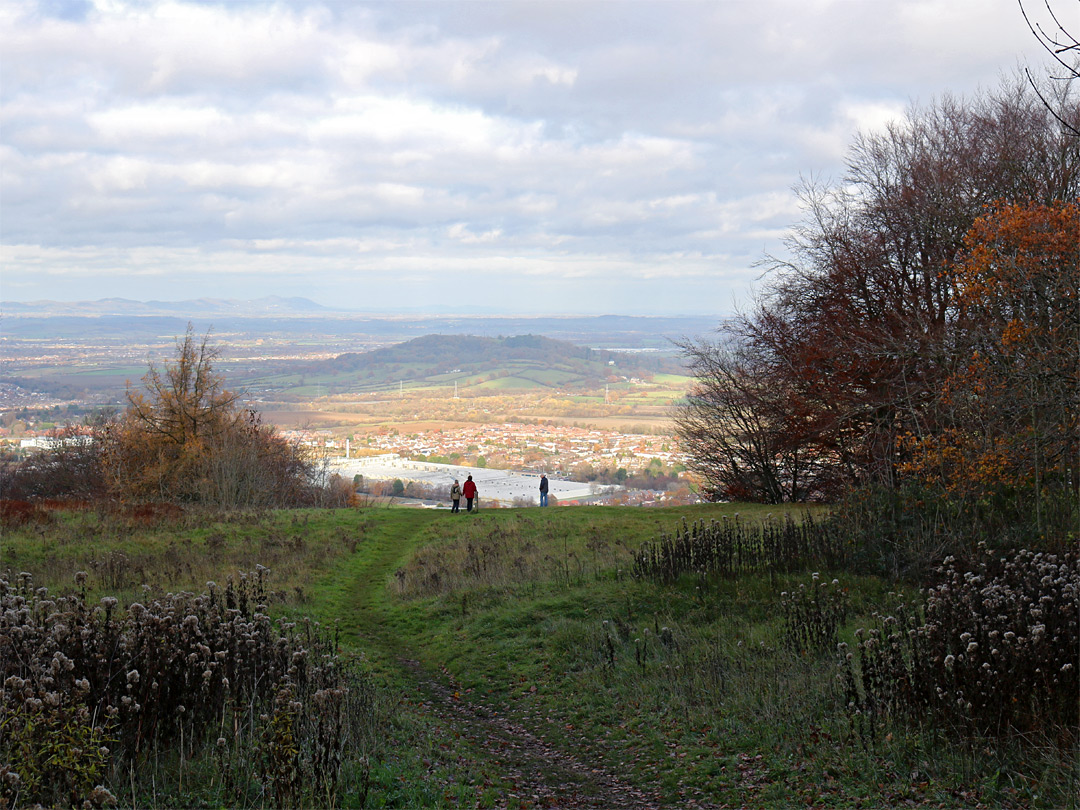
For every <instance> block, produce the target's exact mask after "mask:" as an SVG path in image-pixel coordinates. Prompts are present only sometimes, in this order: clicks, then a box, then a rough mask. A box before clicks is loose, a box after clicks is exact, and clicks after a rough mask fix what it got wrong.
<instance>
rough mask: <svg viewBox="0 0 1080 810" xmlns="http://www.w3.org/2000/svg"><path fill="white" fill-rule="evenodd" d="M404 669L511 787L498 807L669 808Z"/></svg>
mask: <svg viewBox="0 0 1080 810" xmlns="http://www.w3.org/2000/svg"><path fill="white" fill-rule="evenodd" d="M401 663H402V665H403V666H404V667H405V669H407V670H408V671H409V673H410V675H411V676H412V677H413V679H415V681H416V683H417V688H418V690H419V691H420V693H421V700H422V703H423V706H424V708H425V709H426V710H428V711H429V712H430V714H431V715H432V716H434V717H437V718H438V719H439V720H441V721H443V722H445V723H446V724H448V725H451V726H453V727H454V728H455V729H456V730H457V731H458V733H460V734H461V735H462V736H464V737H466V738H468V739H469V740H470V741H471V742H472V743H473V744H474V745H475V746H476V747H477V748H478V749H479V750H481V751H483V752H484V755H485V757H484V758H485V761H486V762H487V764H488V765H489V767H493V768H495V769H496V770H497V771H498V772H499V773H500V774H501V775H502V777H503V778H505V779H506V780H507V781H508V782H509V783H510V785H511V788H510V790H509V791H508V793H507V795H506V796H503V797H502V802H501V804H499V805H498V806H508V805H510V804H515V805H518V806H520V805H523V804H524V805H528V806H534V807H557V808H570V809H571V810H573V808H627V809H628V810H654V809H655V808H660V807H664V806H665V805H664V804H662V803H661V802H660V800H659V799H658V798H657V797H654V796H649V795H648V794H646V793H644V792H643V791H641V790H639V789H637V788H635V787H633V786H631V785H628V784H627V783H626V782H624V781H622V780H621V779H619V777H618V776H616V775H614V774H612V773H610V772H608V771H606V770H604V769H602V768H598V767H593V766H591V765H588V764H586V763H584V762H581V761H579V760H578V759H576V758H574V757H572V756H570V755H568V754H566V753H564V752H562V751H559V750H557V749H555V748H553V747H552V746H550V745H548V744H547V743H545V742H544V740H543V739H542V738H540V737H538V736H537V735H536V734H534V733H533V732H532V731H530V730H529V729H527V728H526V727H525V726H523V725H521V724H520V723H517V722H514V721H513V720H511V719H509V718H507V717H504V716H502V715H501V714H499V713H497V711H495V710H493V709H491V708H488V707H485V706H482V705H479V704H477V703H474V702H472V701H469V700H465V699H462V698H461V696H459V695H457V693H456V692H454V691H453V690H452V689H451V687H449V686H447V685H446V684H445V683H442V682H440V681H439V680H437V679H436V678H433V677H432V676H431V675H430V674H429V673H427V672H425V671H424V670H423V669H422V668H421V666H420V664H419V663H418V662H417V661H412V660H402V662H401Z"/></svg>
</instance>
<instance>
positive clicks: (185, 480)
mask: <svg viewBox="0 0 1080 810" xmlns="http://www.w3.org/2000/svg"><path fill="white" fill-rule="evenodd" d="M218 356H219V353H218V350H217V349H216V348H215V347H213V346H212V345H211V344H210V341H209V334H207V335H206V336H204V337H203V338H202V339H197V338H196V337H195V335H194V333H193V330H192V327H191V326H190V325H189V326H188V330H187V333H186V334H185V336H184V337H183V339H181V340H178V341H177V344H176V357H175V359H174V360H173V361H171V362H167V363H166V364H165V366H164V368H161V369H159V368H158V367H157V366H155V365H154V364H152V363H151V365H150V368H149V371H148V372H147V373H146V375H145V376H144V377H143V389H142V390H135V389H132V388H130V387H129V390H128V394H127V398H128V408H127V411H126V412H125V413H124V415H123V416H122V417H121V418H120V419H118V420H117V421H116V422H114V423H113V424H112V425H110V426H109V428H108V430H107V431H105V435H104V437H103V461H104V469H105V471H106V475H107V478H108V481H109V484H110V487H111V489H112V490H113V491H114V492H115V493H117V494H118V495H119V496H121V497H124V498H133V499H154V500H177V501H187V502H199V503H211V504H216V505H220V506H228V507H231V506H241V505H266V506H269V505H283V506H284V505H294V504H299V503H305V502H311V501H312V500H314V499H315V498H316V493H317V489H318V488H317V486H316V485H317V484H318V483H319V481H318V480H317V478H318V476H317V475H316V473H317V472H318V470H317V468H316V465H314V464H313V463H312V462H311V461H310V460H309V459H307V458H305V456H304V454H303V453H302V451H301V449H300V448H299V447H297V446H295V445H292V444H290V443H289V442H287V441H285V440H284V439H283V438H282V437H280V436H278V435H277V434H276V433H275V432H274V431H273V429H272V428H269V427H267V426H264V425H263V424H262V423H261V420H260V417H259V415H258V414H257V413H256V412H255V411H253V410H250V409H246V408H244V407H242V406H241V403H240V399H239V396H238V394H236V393H234V392H232V391H229V390H227V389H226V387H225V384H224V380H223V378H222V376H221V374H220V373H219V372H217V371H216V370H215V368H214V362H215V361H216V360H217V359H218Z"/></svg>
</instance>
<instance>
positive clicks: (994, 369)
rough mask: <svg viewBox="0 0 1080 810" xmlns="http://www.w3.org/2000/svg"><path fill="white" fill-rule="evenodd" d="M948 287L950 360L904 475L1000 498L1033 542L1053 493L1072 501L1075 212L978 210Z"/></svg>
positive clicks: (1078, 335)
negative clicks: (1019, 515)
mask: <svg viewBox="0 0 1080 810" xmlns="http://www.w3.org/2000/svg"><path fill="white" fill-rule="evenodd" d="M950 278H951V281H952V284H953V287H954V290H955V306H956V327H955V332H956V341H955V343H956V351H957V359H958V362H957V363H956V364H955V366H954V370H953V371H952V373H951V374H950V375H949V376H948V377H947V378H946V380H945V384H944V386H943V387H942V391H941V396H940V397H939V398H938V399H937V401H936V402H935V403H934V407H933V408H932V409H928V410H927V414H926V419H924V420H923V422H922V423H921V424H920V425H918V426H917V428H916V431H914V432H913V433H912V434H911V435H910V436H909V437H908V446H909V447H910V449H911V450H912V453H913V455H912V458H911V460H910V462H908V464H907V469H908V470H910V471H912V472H914V473H916V474H918V475H919V476H920V477H921V478H922V479H923V480H924V481H927V482H930V483H932V484H933V485H935V486H937V487H939V488H941V489H942V490H943V491H945V492H946V493H948V494H950V495H951V496H953V497H954V498H956V499H959V500H961V501H965V502H979V501H984V500H985V499H986V498H988V497H992V496H998V495H1001V494H1002V493H1008V494H1009V495H1010V496H1011V498H1012V500H1013V501H1014V503H1015V504H1016V506H1017V507H1018V508H1020V509H1023V510H1025V511H1027V512H1029V513H1030V514H1031V515H1033V516H1034V518H1035V524H1036V530H1037V531H1039V532H1040V533H1042V531H1043V529H1044V528H1045V525H1046V522H1047V520H1052V519H1053V516H1052V515H1048V514H1046V511H1047V508H1048V507H1052V506H1053V505H1054V504H1059V503H1060V501H1061V499H1060V498H1056V497H1054V496H1055V495H1062V496H1064V499H1065V502H1067V503H1072V504H1075V503H1076V502H1077V499H1078V497H1080V466H1078V465H1080V402H1078V396H1080V309H1078V306H1080V299H1078V294H1077V289H1078V286H1080V205H1078V204H1077V203H1076V202H1069V203H1064V202H1058V203H1053V204H1049V205H1042V204H1018V203H1002V204H998V205H995V206H991V207H988V208H987V210H986V212H985V213H984V214H983V216H981V217H979V219H977V220H976V221H975V223H974V225H973V226H972V228H971V230H970V231H969V232H968V234H967V237H966V238H965V240H964V250H963V253H962V255H961V256H960V258H959V260H958V261H957V263H956V264H955V266H954V268H953V272H952V273H951V276H950ZM1048 496H1049V500H1048V499H1047V498H1048ZM1067 514H1071V512H1070V511H1068V510H1067Z"/></svg>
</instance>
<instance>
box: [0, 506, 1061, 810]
mask: <svg viewBox="0 0 1080 810" xmlns="http://www.w3.org/2000/svg"><path fill="white" fill-rule="evenodd" d="M789 512H790V513H792V514H793V516H795V517H798V516H799V515H800V514H801V510H800V509H799V508H796V507H783V508H778V507H766V506H758V505H750V506H748V505H745V504H741V505H735V504H727V505H700V506H694V507H681V508H665V509H642V508H635V507H580V508H573V509H571V508H566V509H550V510H541V509H507V510H488V511H483V512H481V513H479V514H478V515H470V516H468V517H459V516H449V515H447V514H445V513H436V512H431V511H427V510H411V509H365V510H360V511H358V510H337V511H310V512H308V511H301V512H266V513H250V514H245V515H203V516H201V517H196V516H194V515H191V516H188V515H185V516H184V517H183V518H182V519H181V522H180V525H178V526H176V527H173V526H169V525H164V524H162V525H153V526H138V525H133V524H126V523H123V521H122V520H121V519H120V518H117V517H107V516H101V515H94V514H93V513H82V514H75V515H57V516H56V517H54V519H53V521H52V522H51V523H49V524H47V525H40V526H28V527H24V528H22V529H18V530H14V531H5V533H4V537H3V539H2V540H0V551H2V557H3V562H4V567H6V568H10V569H12V570H27V571H31V572H33V574H34V577H35V580H36V581H37V582H38V583H40V584H45V585H48V586H49V587H50V588H56V587H60V588H63V587H69V583H70V582H71V577H72V576H73V574H74V572H75V571H76V570H87V571H88V572H89V573H90V575H91V579H92V585H93V588H94V591H95V593H99V594H100V593H104V592H105V590H106V588H105V585H106V579H105V575H104V574H103V573H96V572H104V571H105V569H104V568H103V567H102V566H103V565H105V563H102V562H101V561H102V560H107V559H108V556H109V555H110V554H122V555H124V557H126V558H127V560H128V563H127V565H128V567H129V568H130V570H129V571H128V574H127V576H128V578H127V579H126V580H123V581H122V584H123V585H124V587H123V588H121V589H120V590H121V591H122V592H123V593H124V594H129V595H130V596H129V598H135V595H136V594H137V593H138V590H139V586H140V585H141V584H142V582H140V581H139V579H140V575H145V576H147V577H150V578H151V579H152V581H153V585H154V587H162V588H190V589H201V588H202V587H203V584H204V583H205V581H206V580H208V579H213V580H216V581H219V582H220V581H222V580H224V578H225V577H227V576H228V575H229V574H230V573H233V572H235V571H236V570H239V569H244V568H246V567H250V566H251V565H253V564H255V563H258V564H262V565H265V566H266V567H268V568H270V569H271V587H272V588H275V589H277V591H278V592H279V593H280V595H281V599H280V601H278V602H276V603H275V604H274V605H272V606H271V610H272V611H273V612H275V613H279V614H289V615H301V614H304V615H310V616H313V617H314V618H316V619H318V620H319V621H321V622H324V623H327V624H336V625H337V626H338V628H339V630H340V632H341V638H342V641H343V643H344V644H346V645H347V646H348V647H351V648H353V649H355V650H357V651H358V652H360V653H361V654H362V655H363V656H364V658H365V661H366V663H367V666H368V667H369V669H370V671H371V672H372V673H373V674H374V675H375V677H376V678H377V680H378V682H379V683H380V684H381V689H382V693H383V695H384V699H385V701H386V706H387V707H388V708H387V717H388V720H387V725H386V728H385V748H383V749H382V751H381V753H380V754H379V756H378V759H377V761H375V762H373V763H371V771H370V779H371V784H370V791H369V793H368V798H367V806H369V807H410V806H434V807H439V806H441V807H452V806H463V805H466V804H467V805H470V806H473V805H477V806H485V805H494V806H506V805H510V806H515V805H514V803H513V801H512V800H511V798H510V797H511V794H512V793H513V785H512V784H511V783H510V781H508V772H507V771H506V768H505V767H504V766H503V765H496V764H495V763H496V762H501V761H502V760H496V759H493V758H492V754H491V752H490V750H489V747H487V746H485V744H484V742H483V740H481V739H477V738H476V737H475V736H470V735H469V734H466V733H463V730H464V727H461V726H458V725H456V724H455V723H454V722H453V721H452V720H448V718H447V715H445V714H444V713H438V712H434V711H433V710H432V709H431V705H432V702H431V690H432V688H433V684H434V683H436V682H437V683H442V684H446V685H447V687H446V688H447V689H449V690H451V691H452V692H453V694H454V695H459V696H460V697H459V698H453V700H459V699H460V700H461V701H465V702H470V703H473V704H478V705H479V704H482V705H483V706H485V707H488V708H489V709H490V710H491V711H495V712H497V714H498V716H499V717H506V718H510V719H511V720H512V721H513V722H514V723H516V724H519V725H520V727H522V728H527V729H529V730H530V731H531V732H532V733H533V734H535V735H538V736H539V737H541V738H542V739H543V740H544V741H545V743H546V744H547V745H550V746H553V747H554V748H555V749H557V750H559V751H561V752H565V753H566V754H568V755H570V756H573V757H575V758H577V759H578V760H579V761H581V762H585V763H592V764H594V765H595V766H596V767H597V768H599V769H603V770H605V771H606V772H610V773H617V774H620V775H621V776H622V777H623V778H624V780H625V781H627V782H629V783H631V784H633V785H634V786H636V787H638V788H640V789H641V790H643V791H645V792H646V793H648V794H649V795H655V796H657V800H658V802H659V803H661V804H663V805H664V806H683V805H685V804H688V803H689V802H690V801H698V802H700V803H704V804H709V805H713V806H738V807H761V808H765V807H787V806H796V805H807V806H836V807H853V806H875V807H876V806H934V807H970V806H976V805H979V804H982V805H984V806H1003V807H1058V806H1067V805H1068V804H1069V802H1070V801H1073V802H1074V801H1075V795H1074V794H1073V793H1072V792H1071V791H1073V790H1074V787H1073V786H1074V785H1075V782H1074V780H1073V777H1074V775H1075V762H1076V760H1075V754H1074V753H1070V752H1067V751H1066V752H1062V751H1060V750H1058V749H1054V748H1053V747H1052V746H1048V745H1047V746H1042V747H1034V748H1033V747H1031V746H1030V745H1026V746H1025V745H1022V744H1021V742H1020V741H1012V742H1010V741H1006V742H1000V743H995V744H992V745H991V744H986V743H979V744H978V745H975V744H960V745H957V744H955V743H954V741H951V740H947V739H944V738H943V737H942V735H940V734H939V733H938V732H937V731H936V730H935V729H933V728H913V727H906V726H901V725H898V724H882V726H881V727H880V728H879V730H878V733H877V735H876V736H875V737H874V738H873V739H870V738H867V737H865V736H864V735H863V734H861V733H860V731H859V730H858V729H856V728H855V727H854V726H852V724H850V723H849V721H848V719H847V716H846V713H845V712H844V710H843V706H842V705H841V702H840V700H841V695H840V691H839V689H838V686H837V681H836V676H837V673H838V666H837V660H836V655H835V653H834V652H832V651H828V650H827V651H824V652H803V651H799V650H795V649H792V648H790V647H789V646H787V645H786V644H785V643H784V640H783V639H784V621H785V619H784V614H783V611H782V610H781V608H780V594H781V593H782V592H784V591H791V590H793V589H796V588H798V586H799V584H804V583H808V582H809V581H810V572H809V571H807V572H795V573H790V574H783V575H778V574H773V575H769V574H762V575H755V576H745V577H740V578H737V579H720V578H715V577H706V576H700V575H696V574H687V575H684V576H682V577H681V578H680V579H679V580H678V581H677V582H675V583H674V584H672V585H671V586H666V587H662V586H660V585H656V584H653V583H651V582H646V581H638V580H635V579H633V578H631V577H630V576H629V571H630V563H631V561H632V559H633V555H634V553H635V552H636V551H637V550H638V549H639V548H640V546H641V544H642V543H643V542H645V541H649V540H655V539H656V538H657V537H658V536H659V534H660V533H661V532H662V531H666V532H668V533H670V532H671V531H673V530H674V528H675V526H676V525H678V524H679V523H680V522H681V521H682V519H683V518H684V517H685V518H686V519H687V520H688V521H691V522H692V521H695V520H697V519H699V518H704V519H706V520H709V519H713V518H716V519H720V518H721V517H723V516H725V515H726V516H729V517H734V516H735V515H736V514H738V516H739V519H740V520H741V521H758V520H764V519H766V518H767V517H769V516H771V517H772V518H774V519H779V518H781V517H782V516H783V515H784V514H786V513H789ZM110 521H113V522H110ZM134 560H138V561H139V563H138V565H135V563H134V562H132V561H134ZM95 561H96V564H97V567H96V568H95V567H94V566H95ZM818 573H819V574H820V576H822V577H827V578H829V579H830V580H831V579H832V578H834V577H835V578H837V579H838V580H839V582H840V584H841V585H842V587H844V588H845V589H846V590H847V593H848V596H849V599H850V605H851V617H850V618H849V620H848V621H847V622H846V624H845V625H844V626H843V627H841V628H840V631H839V634H838V639H837V640H848V641H850V639H851V637H852V634H853V633H854V630H855V628H856V627H860V626H867V621H868V619H869V617H870V614H871V613H872V612H873V611H875V610H877V609H879V608H881V607H882V606H883V605H885V604H887V603H888V602H889V596H888V593H889V592H890V591H893V590H895V589H896V588H897V587H898V584H897V583H895V582H889V581H886V580H884V579H881V578H878V577H869V576H859V575H855V574H853V573H850V572H846V571H843V570H838V571H819V572H818ZM95 577H97V578H98V579H96V580H95V579H94V578H95ZM120 582H121V581H120V580H117V583H120ZM407 662H415V664H410V663H407ZM344 804H346V805H347V804H348V803H347V802H344Z"/></svg>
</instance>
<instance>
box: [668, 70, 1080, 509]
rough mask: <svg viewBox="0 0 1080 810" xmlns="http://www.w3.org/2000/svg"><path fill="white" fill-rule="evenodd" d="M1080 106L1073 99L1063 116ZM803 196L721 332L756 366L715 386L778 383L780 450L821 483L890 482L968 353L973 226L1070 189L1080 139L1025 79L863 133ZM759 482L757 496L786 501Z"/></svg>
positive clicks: (773, 422) (726, 424)
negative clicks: (996, 208) (811, 465)
mask: <svg viewBox="0 0 1080 810" xmlns="http://www.w3.org/2000/svg"><path fill="white" fill-rule="evenodd" d="M1078 110H1080V107H1078V105H1077V102H1076V99H1075V97H1074V96H1070V97H1069V98H1068V104H1067V113H1068V115H1076V114H1077V113H1078ZM799 192H800V195H801V199H802V202H803V206H804V210H805V212H806V215H805V218H804V220H803V221H802V222H801V223H800V224H799V225H797V226H796V227H795V229H794V230H793V232H792V235H791V237H790V239H789V241H788V244H787V247H788V255H787V256H786V257H784V258H769V259H767V260H766V262H765V266H766V270H767V273H766V280H765V283H764V284H763V286H762V287H761V288H760V290H759V294H758V297H757V300H756V302H755V304H754V306H753V308H752V309H751V310H749V311H748V312H745V313H743V314H741V315H740V316H739V317H737V318H735V319H733V320H732V321H730V322H729V323H727V324H725V325H724V326H723V327H722V329H721V338H720V342H721V343H724V344H726V345H729V346H732V345H734V346H739V347H740V351H741V352H743V356H744V357H750V358H753V369H752V377H751V378H746V376H745V375H742V374H733V375H728V377H729V379H728V381H727V382H726V383H723V384H722V385H720V386H719V387H718V388H717V393H720V392H721V391H722V390H723V387H724V386H727V390H726V393H724V396H729V398H730V400H731V401H732V402H740V401H745V396H746V395H747V394H748V393H749V392H751V391H759V392H767V393H769V394H773V393H775V395H776V397H777V398H776V399H773V400H771V404H770V406H769V407H771V408H775V409H776V410H775V412H773V413H772V414H771V415H770V418H769V426H770V431H776V432H777V434H776V435H775V436H774V437H773V439H772V446H773V447H774V448H775V452H777V453H784V454H788V455H789V456H790V457H792V458H795V457H798V458H802V459H813V460H814V462H815V464H817V465H820V467H821V469H818V470H817V471H815V473H814V478H815V479H816V480H817V481H819V482H820V483H821V485H824V484H826V483H827V484H828V488H829V489H832V490H834V491H835V490H836V489H837V488H840V489H850V488H853V487H861V486H882V487H885V488H889V489H895V488H897V487H899V486H900V485H901V484H902V482H903V479H904V475H905V472H904V464H905V463H906V461H907V456H906V453H907V449H906V448H905V446H904V444H903V442H902V441H901V438H902V437H904V436H906V435H908V434H910V433H912V432H915V431H917V430H918V428H919V425H920V423H921V421H922V420H924V419H926V418H927V414H928V413H929V412H930V411H931V410H932V408H933V407H934V406H935V404H936V403H937V401H938V396H939V393H940V391H941V390H942V388H943V386H944V385H945V382H946V380H948V379H950V377H951V376H952V375H953V374H954V373H955V371H956V368H955V367H956V364H957V363H958V362H961V360H962V354H961V353H960V352H959V351H958V344H957V340H958V335H959V332H958V319H959V317H960V308H959V306H958V304H957V295H958V291H957V286H956V284H955V283H954V280H953V278H952V274H953V268H954V267H955V266H956V265H957V262H958V261H959V260H960V257H961V255H962V254H963V252H964V250H965V238H966V236H967V234H968V233H969V231H971V229H972V226H973V224H974V223H975V221H976V219H978V218H979V217H980V216H981V215H982V214H983V212H984V210H985V206H987V205H993V204H995V203H996V202H997V201H999V200H1005V201H1015V202H1018V203H1024V204H1027V203H1032V204H1051V203H1053V202H1054V201H1059V200H1073V199H1075V198H1076V197H1077V195H1078V193H1080V141H1078V140H1077V139H1075V138H1072V137H1070V136H1069V135H1068V134H1067V133H1066V132H1064V131H1063V129H1062V127H1061V126H1060V125H1059V124H1058V122H1057V121H1056V120H1055V118H1054V117H1053V116H1052V115H1051V114H1050V112H1049V111H1048V110H1047V109H1046V108H1045V107H1043V105H1042V104H1041V103H1040V101H1039V98H1038V96H1036V95H1035V94H1034V93H1033V92H1032V90H1031V89H1030V87H1029V86H1028V85H1027V83H1026V81H1024V80H1023V79H1022V78H1018V79H1017V80H1015V81H1012V82H1010V83H1007V84H1005V85H1003V87H1002V88H1001V89H999V90H998V91H997V92H995V93H987V94H981V95H979V96H977V97H975V98H973V99H970V100H961V99H955V98H948V97H947V98H944V99H941V100H939V101H936V102H934V103H933V104H930V105H928V106H924V107H913V108H912V109H911V110H910V111H909V112H908V114H907V115H906V117H905V118H904V119H903V120H901V121H897V122H894V123H893V124H891V125H889V126H888V127H886V128H885V129H884V130H882V131H879V132H875V133H871V134H865V135H861V136H860V137H858V138H857V139H856V141H855V142H854V144H853V146H852V148H851V151H850V153H849V157H848V168H847V173H846V175H845V176H844V177H843V178H842V181H841V182H840V183H837V184H827V183H821V182H817V181H813V180H811V181H807V182H805V183H804V184H803V185H802V186H801V188H800V189H799ZM693 359H694V357H693V354H691V360H692V361H693ZM723 376H724V375H721V376H720V377H718V378H717V379H716V380H714V381H713V382H714V383H717V384H719V383H720V380H721V379H722V378H723ZM751 383H752V384H751ZM740 398H743V399H740ZM765 399H766V400H767V401H768V399H769V398H768V397H765ZM735 424H737V421H736V422H733V421H732V420H731V419H730V417H726V418H720V416H719V414H718V415H717V418H716V420H715V422H714V423H713V426H712V429H713V431H715V432H716V433H717V434H720V435H723V436H725V437H727V438H731V437H730V435H729V434H728V431H731V430H732V429H737V428H733V425H735ZM742 434H743V436H744V437H745V436H748V435H749V434H748V433H746V431H745V430H743V431H742ZM682 437H683V439H684V440H686V439H688V438H690V437H689V435H688V434H687V433H686V432H685V431H684V432H683V436H682ZM736 438H737V437H736ZM781 448H782V449H781ZM735 458H736V457H735V456H734V455H730V456H729V460H728V461H727V462H725V465H726V467H723V469H726V472H727V473H731V474H734V473H735V472H736V471H735V469H734V467H733V466H732V462H733V460H734V459H735ZM777 458H779V456H777ZM775 463H776V462H775V460H774V462H773V464H774V465H775ZM712 481H713V482H715V483H717V484H718V485H719V486H716V487H713V490H714V491H717V492H719V491H721V490H722V489H723V482H722V481H720V479H719V478H718V477H717V476H715V475H714V476H713V477H712ZM761 481H762V484H761V486H760V487H759V489H758V493H757V494H758V499H761V500H770V499H772V498H773V497H775V496H774V495H773V494H772V492H771V491H770V486H771V485H770V484H768V479H767V478H766V477H763V478H761Z"/></svg>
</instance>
